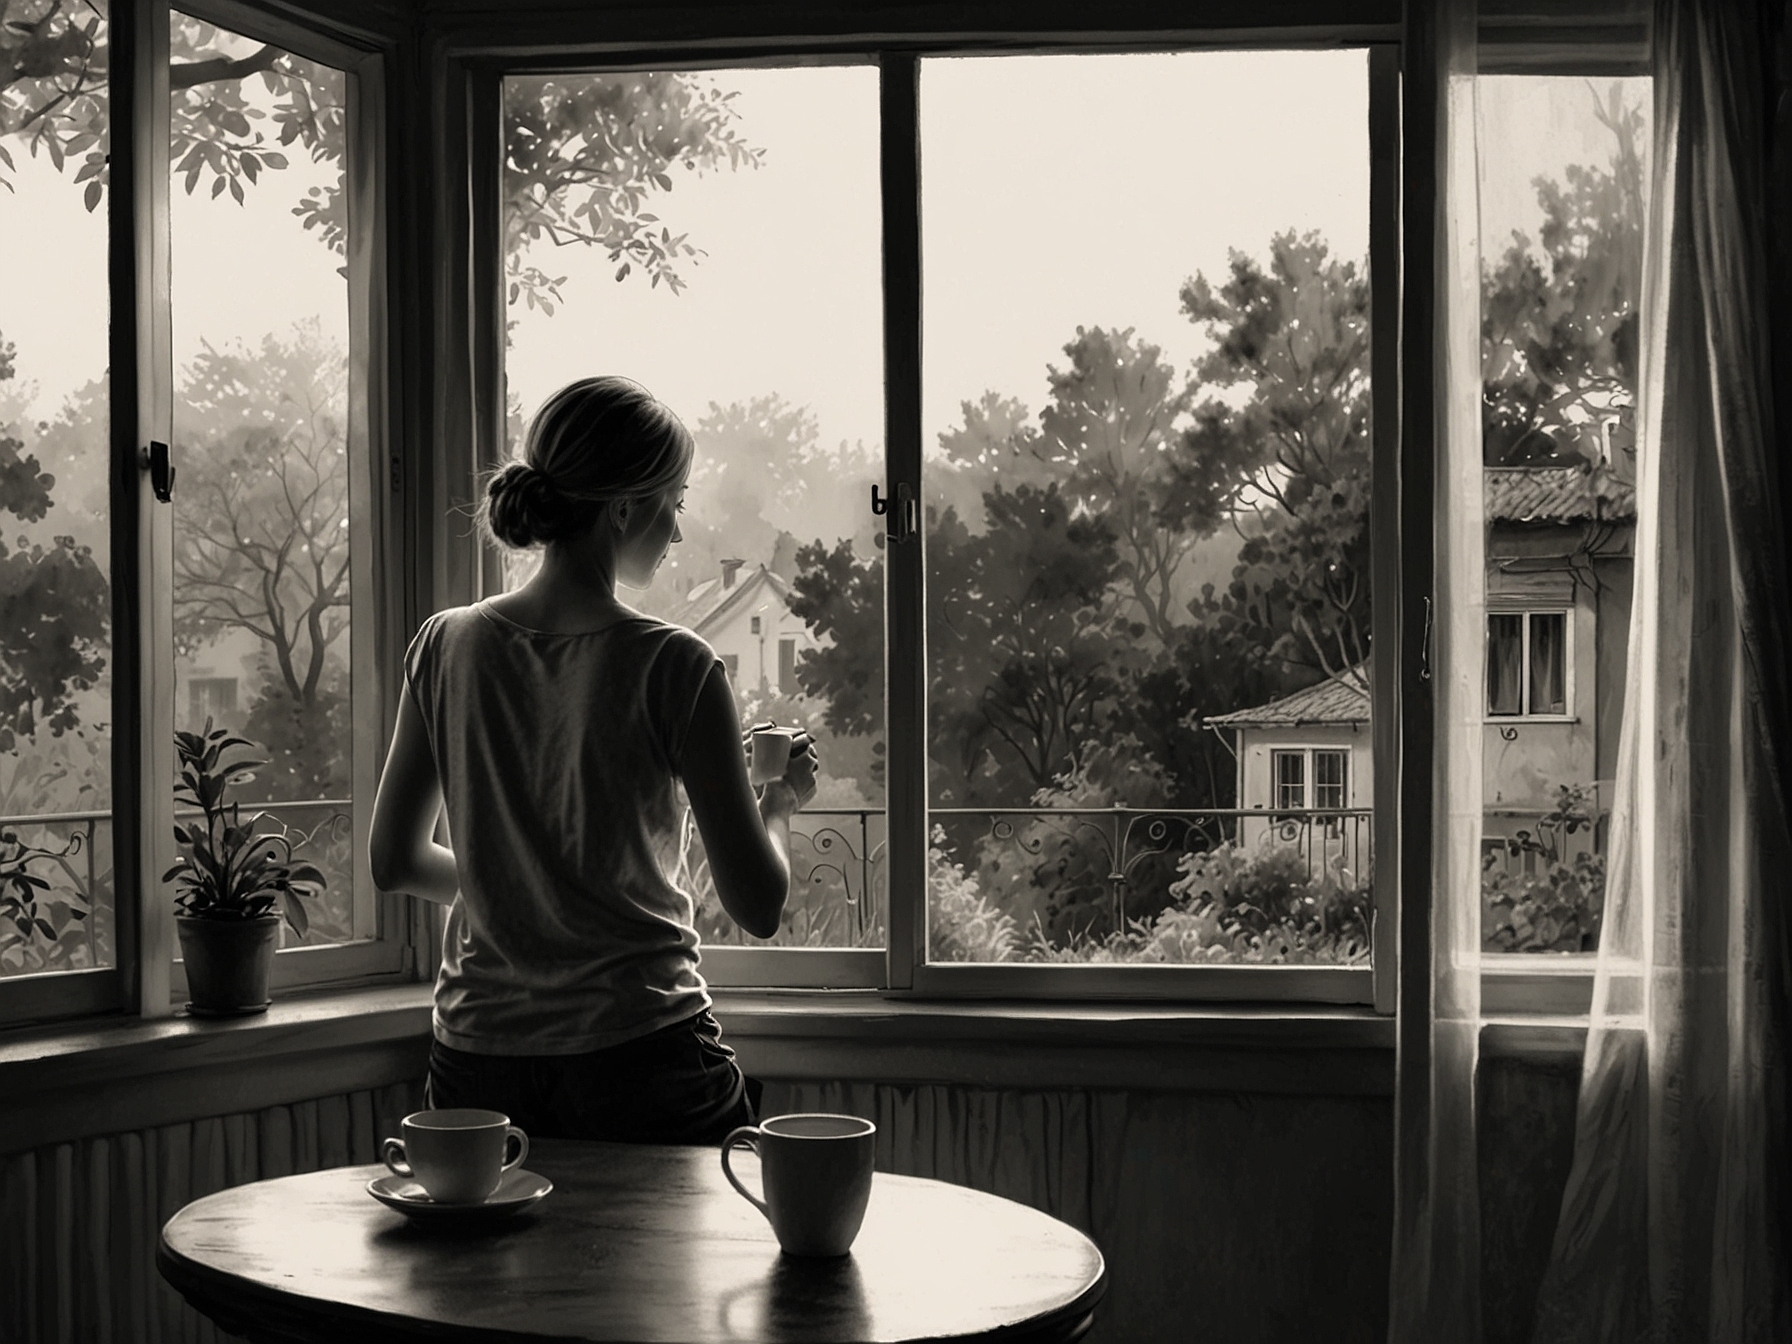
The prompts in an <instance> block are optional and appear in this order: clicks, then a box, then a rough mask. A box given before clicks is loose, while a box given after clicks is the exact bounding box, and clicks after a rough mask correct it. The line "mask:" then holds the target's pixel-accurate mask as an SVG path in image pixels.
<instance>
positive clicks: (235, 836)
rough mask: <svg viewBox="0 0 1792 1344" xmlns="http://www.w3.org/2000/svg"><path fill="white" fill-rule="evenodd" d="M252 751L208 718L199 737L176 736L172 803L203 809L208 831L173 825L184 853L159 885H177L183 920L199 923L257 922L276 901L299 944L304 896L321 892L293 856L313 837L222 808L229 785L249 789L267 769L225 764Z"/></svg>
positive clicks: (316, 876) (313, 874) (316, 877)
mask: <svg viewBox="0 0 1792 1344" xmlns="http://www.w3.org/2000/svg"><path fill="white" fill-rule="evenodd" d="M254 746H255V744H254V743H252V742H249V741H248V740H246V739H244V738H240V737H236V736H233V735H232V734H231V733H230V732H229V730H227V729H224V728H213V727H212V722H211V720H210V719H207V720H206V721H205V728H204V730H203V731H202V732H198V733H187V732H177V733H175V735H174V748H175V752H176V754H177V755H178V756H179V758H180V783H179V784H177V785H176V786H175V790H174V797H175V801H176V802H180V803H186V804H187V805H188V806H190V807H196V808H199V809H200V811H201V812H202V813H203V815H204V825H203V826H201V825H199V824H197V823H193V822H183V823H180V824H177V825H176V826H175V828H174V838H175V840H176V841H177V842H178V843H179V844H180V846H181V848H182V851H183V852H182V854H181V856H180V858H179V859H178V860H177V861H176V862H175V864H174V866H173V867H172V868H170V869H169V870H168V871H167V872H165V873H163V874H162V881H164V882H174V883H175V884H176V886H177V887H178V892H177V894H176V896H175V898H174V903H175V905H177V906H178V907H179V908H180V911H181V913H182V914H184V915H188V916H190V917H193V918H196V919H234V920H242V919H258V918H260V917H261V916H262V915H266V914H268V913H270V912H272V911H273V910H274V907H275V904H276V903H278V904H279V905H280V907H281V910H280V912H281V913H282V914H284V915H285V916H286V922H287V923H289V924H290V925H292V928H293V932H295V933H297V934H298V935H299V936H300V937H301V938H302V937H304V935H305V932H306V929H307V927H308V926H309V923H310V920H309V916H308V915H307V913H306V911H305V907H304V905H303V904H302V903H301V901H300V897H315V896H317V895H318V894H319V893H320V892H321V891H322V889H323V886H324V875H323V873H322V872H320V871H319V870H318V869H317V868H316V867H315V866H313V865H312V864H310V863H305V862H298V861H295V860H294V858H293V854H294V851H295V850H297V849H298V848H299V847H300V846H301V845H303V844H304V843H305V841H306V840H308V839H309V838H310V837H309V836H306V835H304V834H303V833H300V835H299V838H298V839H297V840H296V841H295V840H294V839H293V836H292V834H291V833H290V832H287V831H284V830H283V831H281V832H280V833H278V834H263V833H261V832H260V831H259V829H258V828H259V827H260V825H261V823H262V821H263V820H264V819H265V818H266V816H267V814H266V813H265V812H258V813H256V814H255V815H254V816H251V817H250V818H249V820H248V822H247V823H245V822H244V821H243V820H242V815H241V811H240V804H238V803H236V802H234V801H233V802H229V803H226V802H225V793H226V791H227V790H228V789H229V788H230V787H231V786H233V785H239V784H243V783H246V782H247V781H248V780H249V778H250V777H251V775H252V772H253V771H254V770H255V769H256V768H258V767H259V766H261V765H263V764H265V762H263V761H259V760H244V759H242V758H241V757H236V758H235V759H230V760H226V759H225V754H226V753H227V752H230V751H232V749H233V748H239V747H246V748H249V749H251V750H253V749H254Z"/></svg>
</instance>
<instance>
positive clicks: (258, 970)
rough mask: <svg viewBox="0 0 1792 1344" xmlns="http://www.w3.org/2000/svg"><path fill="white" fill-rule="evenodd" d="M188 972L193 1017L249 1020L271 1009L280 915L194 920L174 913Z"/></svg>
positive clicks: (189, 1006)
mask: <svg viewBox="0 0 1792 1344" xmlns="http://www.w3.org/2000/svg"><path fill="white" fill-rule="evenodd" d="M174 925H175V928H176V929H177V930H179V932H180V955H181V960H182V961H184V962H185V963H186V968H187V994H188V997H189V1002H188V1003H187V1011H188V1012H189V1013H191V1014H193V1015H194V1016H195V1017H245V1016H247V1015H249V1014H250V1013H261V1012H266V1011H267V1006H268V975H269V972H271V971H272V970H273V968H274V945H275V944H276V943H277V942H278V941H279V938H280V916H279V915H262V916H261V917H260V918H258V919H195V918H193V917H192V916H191V915H176V916H175V918H174Z"/></svg>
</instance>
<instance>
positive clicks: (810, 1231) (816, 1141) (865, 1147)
mask: <svg viewBox="0 0 1792 1344" xmlns="http://www.w3.org/2000/svg"><path fill="white" fill-rule="evenodd" d="M742 1144H745V1145H746V1146H747V1147H749V1148H751V1149H752V1150H753V1151H754V1152H756V1153H758V1154H759V1171H760V1177H761V1181H762V1184H763V1185H764V1186H765V1198H764V1199H760V1198H758V1197H757V1196H755V1195H754V1194H753V1193H752V1192H751V1191H750V1190H748V1189H747V1187H746V1186H744V1185H742V1184H741V1183H740V1178H739V1177H738V1176H736V1175H735V1174H734V1168H733V1167H731V1166H730V1165H729V1164H728V1158H729V1156H730V1154H732V1153H733V1151H734V1149H735V1148H736V1147H737V1146H739V1145H742ZM876 1155H877V1126H876V1125H874V1124H872V1123H871V1121H869V1120H861V1119H860V1118H859V1117H858V1116H856V1115H827V1114H823V1113H819V1112H814V1113H808V1114H802V1115H774V1116H771V1117H770V1118H769V1119H765V1120H761V1121H760V1122H759V1123H758V1124H757V1125H742V1126H741V1127H740V1128H739V1129H737V1130H735V1131H734V1132H732V1133H731V1134H729V1135H728V1137H727V1138H725V1139H723V1140H722V1173H723V1175H725V1176H727V1178H728V1181H729V1184H731V1185H732V1186H733V1187H734V1188H735V1189H736V1190H738V1191H740V1193H741V1194H743V1195H745V1196H746V1197H747V1199H748V1200H749V1201H750V1202H751V1203H752V1204H753V1206H754V1207H755V1208H757V1209H758V1210H759V1212H761V1213H763V1214H764V1215H765V1217H766V1221H768V1222H769V1223H771V1225H772V1231H773V1233H775V1234H776V1236H777V1238H778V1245H779V1246H781V1247H783V1248H784V1250H785V1251H786V1252H787V1253H788V1254H790V1255H833V1256H837V1255H845V1254H846V1253H847V1252H848V1251H850V1250H851V1249H852V1243H853V1238H854V1237H856V1236H858V1235H859V1226H860V1224H862V1223H863V1222H864V1221H865V1206H866V1205H867V1204H869V1203H870V1201H871V1166H872V1160H873V1158H875V1157H876Z"/></svg>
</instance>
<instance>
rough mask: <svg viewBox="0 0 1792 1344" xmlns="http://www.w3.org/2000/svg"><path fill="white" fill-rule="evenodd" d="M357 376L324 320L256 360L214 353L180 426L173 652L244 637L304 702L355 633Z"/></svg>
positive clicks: (313, 696) (203, 359) (192, 373)
mask: <svg viewBox="0 0 1792 1344" xmlns="http://www.w3.org/2000/svg"><path fill="white" fill-rule="evenodd" d="M347 381H348V364H347V359H346V356H345V355H344V353H343V352H342V351H341V350H340V349H339V348H336V347H334V346H333V344H332V343H331V342H328V341H326V340H325V339H324V338H323V336H322V335H321V333H320V332H319V330H318V328H317V325H316V324H315V323H308V324H303V325H301V326H300V327H298V328H297V329H296V330H295V331H294V333H293V335H292V336H291V338H289V339H284V338H281V337H277V336H266V337H264V338H263V339H262V343H261V347H260V349H259V350H257V351H255V352H253V353H252V352H250V351H248V350H246V349H240V348H239V349H235V350H217V349H214V348H212V347H211V346H209V345H208V346H206V347H205V349H204V352H203V353H202V354H201V355H200V356H199V358H198V359H196V360H194V361H193V363H192V365H191V366H190V367H189V368H188V370H187V373H186V377H185V378H184V379H183V382H182V392H183V395H182V397H181V401H180V407H179V411H178V414H177V421H176V433H177V435H178V438H179V440H180V442H181V444H182V448H183V452H182V455H181V476H180V489H178V490H176V491H175V496H174V502H175V528H174V532H175V544H174V609H175V641H176V646H177V647H178V648H179V649H180V650H181V651H183V652H190V651H192V650H194V649H196V648H198V647H200V646H202V645H204V644H206V643H209V642H210V641H212V640H214V639H217V638H218V637H219V636H220V635H222V634H224V633H226V632H227V631H229V630H232V629H240V630H246V631H248V632H249V633H250V634H252V635H254V636H255V638H256V639H258V640H260V641H261V643H262V646H263V648H264V652H265V654H266V656H267V659H268V663H269V666H270V668H271V671H272V674H273V679H274V680H275V681H276V682H277V683H278V684H279V685H281V686H282V687H283V688H284V689H285V692H286V694H287V695H288V696H289V697H290V698H291V699H292V700H293V701H295V702H297V703H299V704H302V705H305V706H311V705H314V704H316V703H317V700H318V696H319V693H320V691H321V689H322V688H323V686H324V683H325V678H326V673H327V672H328V670H329V666H330V652H331V649H332V646H334V645H335V644H336V642H337V641H338V640H339V639H340V638H341V636H342V635H343V634H344V633H345V632H346V631H347V629H348V626H349V614H348V608H349V525H348V524H349V516H348V493H349V473H348V446H347V427H346V424H345V421H346V418H347Z"/></svg>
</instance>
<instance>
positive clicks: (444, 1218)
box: [367, 1167, 554, 1224]
mask: <svg viewBox="0 0 1792 1344" xmlns="http://www.w3.org/2000/svg"><path fill="white" fill-rule="evenodd" d="M553 1188H554V1183H553V1182H552V1181H550V1180H549V1179H548V1178H547V1177H545V1176H537V1175H536V1174H535V1173H534V1172H532V1171H524V1170H523V1169H522V1168H521V1167H512V1168H511V1169H510V1170H509V1171H507V1172H505V1173H504V1175H503V1176H502V1177H501V1178H500V1179H499V1181H498V1188H497V1189H496V1190H494V1191H492V1192H491V1194H490V1195H488V1196H487V1197H486V1198H485V1199H482V1200H478V1201H475V1202H473V1203H470V1204H442V1203H438V1202H437V1201H436V1200H433V1199H431V1198H430V1197H429V1194H428V1192H427V1191H425V1190H424V1188H423V1186H422V1185H421V1184H420V1183H419V1182H417V1181H415V1180H413V1179H412V1178H411V1177H409V1176H396V1175H389V1176H375V1177H374V1178H373V1179H372V1180H371V1181H369V1182H367V1193H368V1194H370V1195H372V1196H373V1197H374V1198H375V1199H377V1200H379V1202H380V1203H382V1204H384V1205H385V1206H386V1207H387V1208H389V1209H397V1210H398V1211H399V1212H400V1213H402V1214H403V1215H404V1216H405V1217H407V1218H410V1219H413V1220H415V1221H416V1222H419V1223H456V1224H466V1223H485V1222H495V1221H496V1220H497V1219H499V1218H508V1217H509V1216H510V1215H511V1214H513V1213H520V1212H522V1211H523V1210H524V1209H527V1208H532V1207H533V1206H534V1205H536V1204H539V1203H540V1202H541V1201H542V1200H543V1199H545V1198H546V1197H547V1195H548V1192H549V1191H551V1190H552V1189H553Z"/></svg>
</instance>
